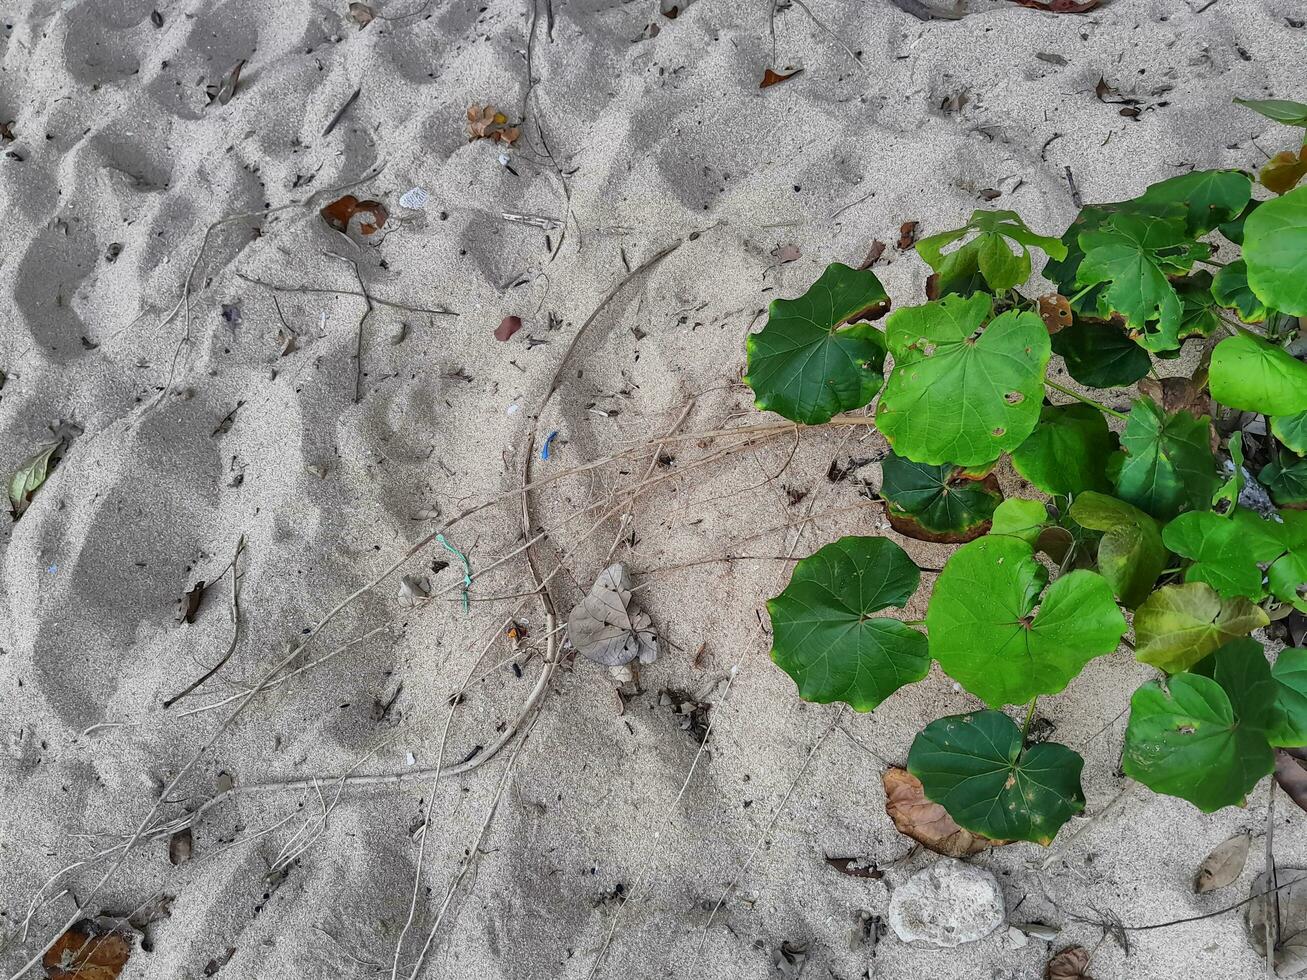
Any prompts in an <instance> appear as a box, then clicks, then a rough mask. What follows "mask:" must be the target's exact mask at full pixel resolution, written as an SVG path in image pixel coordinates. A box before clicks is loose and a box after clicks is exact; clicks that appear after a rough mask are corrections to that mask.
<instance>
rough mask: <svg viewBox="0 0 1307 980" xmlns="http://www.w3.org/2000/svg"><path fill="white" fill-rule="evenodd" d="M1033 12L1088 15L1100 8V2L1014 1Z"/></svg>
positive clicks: (1096, 0)
mask: <svg viewBox="0 0 1307 980" xmlns="http://www.w3.org/2000/svg"><path fill="white" fill-rule="evenodd" d="M1012 2H1013V3H1015V4H1018V5H1020V6H1022V7H1030V8H1031V9H1032V10H1046V11H1048V12H1049V13H1051V14H1087V13H1089V11H1091V10H1093V9H1094V8H1095V7H1097V6H1098V0H1012Z"/></svg>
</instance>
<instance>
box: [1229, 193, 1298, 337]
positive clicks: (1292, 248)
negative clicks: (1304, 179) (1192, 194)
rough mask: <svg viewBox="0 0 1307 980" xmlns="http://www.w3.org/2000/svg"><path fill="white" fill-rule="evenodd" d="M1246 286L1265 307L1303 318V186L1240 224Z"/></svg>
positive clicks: (1270, 202) (1268, 202)
mask: <svg viewBox="0 0 1307 980" xmlns="http://www.w3.org/2000/svg"><path fill="white" fill-rule="evenodd" d="M1243 260H1244V263H1245V264H1246V265H1247V267H1248V285H1249V286H1250V287H1251V288H1252V291H1253V292H1254V293H1256V294H1257V298H1258V299H1260V300H1261V301H1262V302H1263V303H1264V304H1266V306H1267V307H1269V308H1270V309H1273V310H1279V311H1280V312H1281V313H1288V314H1290V315H1291V316H1307V186H1303V187H1299V188H1297V189H1296V190H1292V191H1290V192H1289V193H1288V194H1285V195H1284V196H1283V197H1277V198H1274V199H1272V200H1270V201H1264V202H1263V203H1262V205H1261V207H1259V208H1258V209H1257V210H1256V211H1254V212H1253V213H1252V214H1250V215H1249V216H1248V220H1247V221H1245V222H1244V236H1243Z"/></svg>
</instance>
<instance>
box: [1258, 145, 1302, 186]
mask: <svg viewBox="0 0 1307 980" xmlns="http://www.w3.org/2000/svg"><path fill="white" fill-rule="evenodd" d="M1257 176H1258V178H1259V179H1260V180H1261V182H1262V186H1263V187H1265V188H1266V189H1267V190H1268V191H1271V192H1273V193H1275V194H1287V193H1289V191H1291V190H1293V189H1294V188H1295V187H1297V186H1298V182H1299V181H1300V180H1302V179H1303V177H1307V146H1304V147H1303V148H1302V149H1301V150H1299V151H1298V152H1297V153H1294V152H1293V151H1292V150H1285V151H1284V152H1283V153H1277V154H1275V156H1273V157H1271V159H1269V160H1267V161H1266V163H1265V164H1263V166H1262V169H1261V171H1260V172H1259V173H1258V175H1257Z"/></svg>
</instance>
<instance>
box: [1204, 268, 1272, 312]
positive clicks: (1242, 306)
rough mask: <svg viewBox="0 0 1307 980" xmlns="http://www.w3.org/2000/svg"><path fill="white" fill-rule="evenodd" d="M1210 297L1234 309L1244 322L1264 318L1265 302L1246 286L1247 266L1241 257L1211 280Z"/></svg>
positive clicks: (1227, 307)
mask: <svg viewBox="0 0 1307 980" xmlns="http://www.w3.org/2000/svg"><path fill="white" fill-rule="evenodd" d="M1212 298H1213V299H1215V300H1216V302H1217V303H1218V304H1220V305H1221V306H1224V307H1225V308H1226V309H1230V310H1234V311H1235V313H1236V314H1238V316H1239V319H1240V320H1242V321H1243V322H1244V323H1260V322H1261V321H1263V320H1265V319H1266V304H1265V303H1263V302H1262V301H1261V300H1259V299H1258V298H1257V297H1256V296H1255V295H1254V294H1253V291H1252V289H1251V288H1249V286H1248V267H1247V266H1246V265H1244V261H1243V259H1238V260H1236V261H1234V262H1231V263H1230V264H1229V265H1227V266H1226V267H1225V268H1223V269H1221V270H1220V271H1219V272H1217V273H1216V278H1215V279H1214V280H1212Z"/></svg>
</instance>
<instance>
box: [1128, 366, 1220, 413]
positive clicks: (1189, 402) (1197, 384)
mask: <svg viewBox="0 0 1307 980" xmlns="http://www.w3.org/2000/svg"><path fill="white" fill-rule="evenodd" d="M1206 380H1207V379H1206V376H1205V374H1204V375H1203V376H1202V377H1196V378H1162V379H1161V380H1157V379H1155V378H1140V379H1139V381H1137V382H1136V383H1135V387H1136V388H1137V389H1139V393H1140V394H1141V395H1147V396H1148V397H1149V398H1151V399H1152V400H1153V401H1155V402H1156V403H1157V404H1159V405H1161V406H1162V408H1163V410H1164V411H1165V412H1166V413H1167V414H1168V415H1173V414H1175V413H1176V412H1188V413H1189V414H1190V415H1195V416H1198V415H1210V414H1211V411H1212V400H1211V398H1209V397H1208V395H1207V393H1206V392H1205V391H1203V384H1204V383H1205V382H1206Z"/></svg>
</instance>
